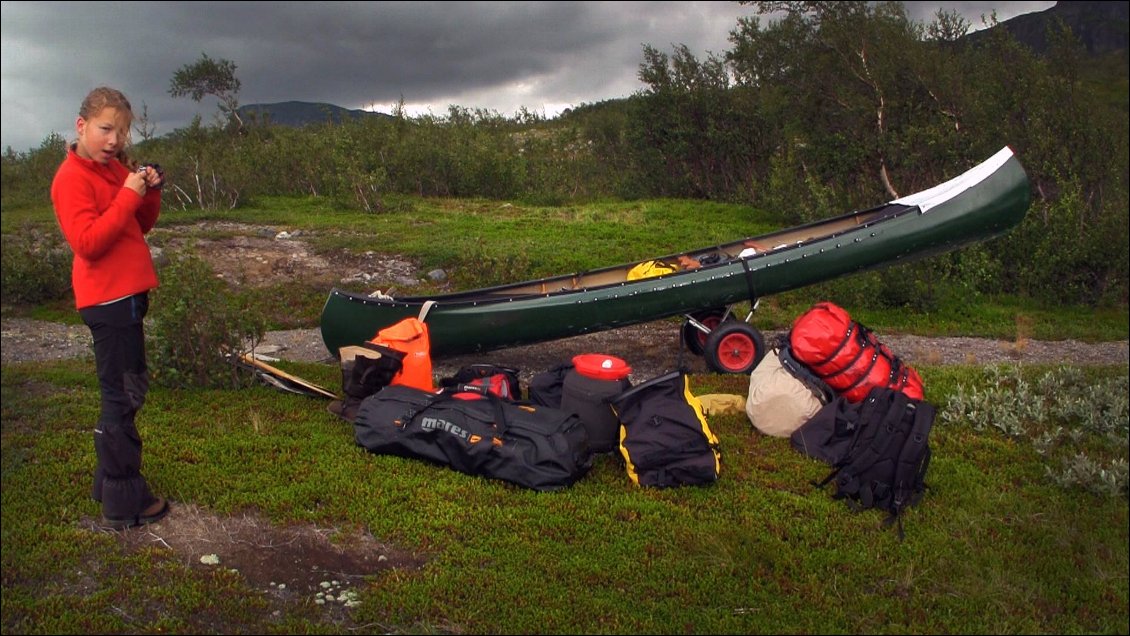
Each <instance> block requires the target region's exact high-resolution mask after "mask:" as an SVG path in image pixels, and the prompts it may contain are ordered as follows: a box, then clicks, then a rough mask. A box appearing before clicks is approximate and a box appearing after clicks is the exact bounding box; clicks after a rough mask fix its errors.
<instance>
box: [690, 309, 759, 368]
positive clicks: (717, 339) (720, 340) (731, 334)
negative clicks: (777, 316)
mask: <svg viewBox="0 0 1130 636" xmlns="http://www.w3.org/2000/svg"><path fill="white" fill-rule="evenodd" d="M703 346H704V347H705V349H704V352H703V357H704V358H705V359H706V366H707V367H709V368H710V370H711V371H714V372H715V373H750V372H752V371H753V368H754V367H756V366H757V363H758V362H761V358H763V357H765V337H764V336H762V335H761V332H760V331H758V330H756V329H754V328H753V327H751V326H749V325H747V324H746V323H744V322H738V321H736V320H735V321H726V322H724V323H722V324H721V325H719V326H718V328H716V329H714V330H713V331H711V332H710V335H708V336H707V337H706V342H705V343H704V345H703Z"/></svg>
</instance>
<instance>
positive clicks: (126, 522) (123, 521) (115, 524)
mask: <svg viewBox="0 0 1130 636" xmlns="http://www.w3.org/2000/svg"><path fill="white" fill-rule="evenodd" d="M167 514H169V501H168V500H167V499H165V498H164V497H158V498H157V501H154V502H153V503H151V504H149V507H148V508H146V509H145V510H142V511H141V512H139V513H137V514H136V515H134V516H132V517H125V518H117V517H103V518H102V521H103V524H104V525H105V526H107V527H109V528H113V529H115V530H124V529H126V528H134V527H137V526H144V525H146V524H150V523H156V522H158V521H160V520H161V519H164V518H165V515H167Z"/></svg>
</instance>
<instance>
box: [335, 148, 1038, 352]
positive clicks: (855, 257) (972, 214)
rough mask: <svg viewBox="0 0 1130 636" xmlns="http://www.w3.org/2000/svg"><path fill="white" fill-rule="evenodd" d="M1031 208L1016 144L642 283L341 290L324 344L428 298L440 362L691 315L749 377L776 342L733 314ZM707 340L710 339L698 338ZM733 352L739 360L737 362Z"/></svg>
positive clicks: (586, 278) (979, 234) (708, 346)
mask: <svg viewBox="0 0 1130 636" xmlns="http://www.w3.org/2000/svg"><path fill="white" fill-rule="evenodd" d="M1029 201H1030V192H1029V184H1028V177H1027V175H1026V174H1025V172H1024V169H1023V168H1022V167H1021V165H1020V162H1019V161H1018V160H1017V159H1016V157H1015V156H1014V155H1013V153H1012V151H1011V149H1009V148H1007V147H1005V148H1003V149H1002V150H1000V151H999V152H998V153H996V154H995V155H993V157H991V158H990V159H988V160H987V161H985V162H984V163H982V164H980V165H978V166H976V167H974V168H973V169H971V170H969V171H968V172H966V173H964V174H962V175H960V176H958V177H956V178H954V179H951V180H950V181H946V182H945V183H942V184H941V185H938V186H935V187H933V188H930V189H929V190H925V191H923V192H920V193H918V194H914V195H911V196H908V197H903V198H900V199H896V200H894V201H891V202H889V203H887V204H884V205H881V206H878V207H875V208H871V209H868V210H864V211H860V212H852V213H849V214H844V215H842V216H837V217H834V218H830V219H826V220H823V221H818V222H815V223H809V224H806V225H802V226H798V227H794V228H789V229H785V230H781V231H777V232H772V233H769V234H765V235H761V236H754V237H747V238H744V239H740V240H737V241H734V242H732V243H727V244H725V245H716V246H713V247H706V248H703V249H699V250H692V251H688V252H685V253H682V254H672V255H668V256H663V257H658V258H656V259H652V260H654V261H658V262H661V263H668V264H671V265H675V264H677V263H679V262H680V261H682V263H683V264H684V266H683V267H680V268H679V269H678V270H676V271H674V272H672V273H667V274H662V275H658V276H652V277H647V278H638V279H634V280H630V276H629V273H630V272H632V271H633V270H634V269H638V266H640V265H641V264H642V263H645V262H646V261H637V262H633V263H626V264H622V265H617V266H614V267H607V268H603V269H598V270H593V271H588V272H580V273H576V274H567V275H564V276H554V277H550V278H543V279H539V280H532V281H525V282H520V283H515V284H509V285H502V286H498V287H489V288H484V289H476V290H473V291H464V292H456V293H451V294H442V295H437V296H429V297H405V298H388V297H383V298H376V297H369V296H363V295H356V294H351V293H348V292H345V291H342V290H339V289H334V290H332V291H331V292H330V294H329V298H327V300H326V304H325V307H324V308H323V309H322V316H321V331H322V340H323V341H324V342H325V345H326V348H327V349H329V351H330V352H331V353H333V354H334V355H337V352H338V350H339V349H340V348H341V347H344V346H347V345H356V344H360V343H361V342H364V341H366V340H370V339H372V338H373V337H374V336H375V335H376V333H377V331H379V330H380V329H382V328H384V327H386V326H389V325H391V324H393V323H396V322H397V321H399V320H401V319H403V318H406V317H409V316H417V315H418V314H419V313H420V310H421V308H422V307H423V306H424V304H425V303H426V302H427V301H433V303H432V304H431V305H430V308H429V310H428V312H427V314H426V319H425V322H426V324H427V325H428V326H429V332H430V335H431V346H432V349H431V351H432V355H434V356H443V355H447V354H456V353H468V352H476V351H488V350H491V349H498V348H502V347H508V346H514V345H524V344H531V343H536V342H543V341H547V340H555V339H558V338H564V337H569V336H576V335H580V334H585V333H592V332H597V331H603V330H606V329H615V328H617V327H623V326H627V325H632V324H637V323H642V322H650V321H653V320H657V319H660V318H666V317H670V316H678V315H686V316H688V319H689V321H688V325H692V326H693V328H692V329H691V330H690V331H689V332H688V331H686V327H685V328H684V329H685V330H684V334H683V335H684V339H686V340H687V342H688V344H690V345H692V346H691V348H692V350H695V353H705V354H706V355H707V361H708V362H709V363H711V366H712V367H714V368H715V369H716V370H720V371H731V372H739V371H740V372H745V371H747V370H748V369H749V368H751V367H752V364H753V363H755V362H756V361H757V360H760V357H761V354H762V353H763V352H762V351H760V350H761V349H763V348H764V343H763V342H762V341H761V340H760V335H759V334H757V333H756V332H755V330H752V328H749V327H748V326H746V325H745V324H744V323H742V322H741V321H724V322H723V321H722V320H721V319H722V318H724V317H725V316H726V314H725V313H722V310H723V309H725V308H727V307H729V306H730V305H732V304H734V303H738V302H741V301H746V300H756V299H757V298H760V297H762V296H768V295H771V294H776V293H780V292H785V291H789V290H792V289H797V288H800V287H804V286H806V285H811V284H814V283H819V282H821V281H826V280H829V279H832V278H836V277H839V276H844V275H847V274H852V273H855V272H860V271H863V270H868V269H876V268H880V267H884V266H888V265H892V264H895V263H899V262H904V261H907V260H910V259H917V258H922V257H926V256H930V255H933V254H938V253H941V252H945V251H949V250H953V249H956V248H959V247H962V246H964V245H968V244H970V243H975V242H978V241H983V240H986V239H989V238H992V237H995V236H998V235H1000V234H1003V233H1004V232H1006V231H1008V230H1009V229H1010V228H1012V227H1013V226H1015V225H1017V224H1018V223H1019V222H1020V221H1021V219H1023V218H1024V214H1025V213H1026V212H1027V210H1028V205H1029ZM751 247H752V249H751ZM688 257H689V258H690V259H694V260H693V261H692V260H688ZM699 262H701V263H702V264H701V265H699V264H698V263H699ZM688 263H689V264H690V266H685V265H686V264H688ZM695 317H698V318H701V319H702V320H701V321H700V320H696V319H695ZM730 323H736V326H731V325H730ZM719 326H725V327H726V329H725V330H723V329H717V327H719ZM696 331H697V332H700V336H701V338H700V339H699V341H698V342H695V338H694V337H688V336H689V335H690V336H693V335H694V334H695V333H696ZM712 331H718V332H722V331H725V332H726V333H716V334H715V333H712ZM708 336H710V337H708ZM714 336H716V337H714ZM735 336H736V338H737V340H735ZM745 340H748V341H749V342H745ZM735 347H736V348H735ZM723 350H725V353H729V354H736V358H733V359H731V360H727V359H726V355H725V353H724V352H723ZM731 357H732V356H731Z"/></svg>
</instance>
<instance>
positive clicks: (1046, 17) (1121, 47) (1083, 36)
mask: <svg viewBox="0 0 1130 636" xmlns="http://www.w3.org/2000/svg"><path fill="white" fill-rule="evenodd" d="M1056 18H1059V19H1061V20H1063V22H1064V24H1066V25H1067V26H1068V27H1070V28H1071V32H1072V33H1074V34H1075V37H1077V38H1079V41H1080V42H1082V43H1083V46H1084V47H1085V48H1086V49H1087V53H1088V54H1090V55H1096V56H1097V55H1104V54H1106V53H1112V52H1114V51H1125V50H1126V49H1127V46H1128V40H1130V0H1119V1H1117V2H1112V1H1108V2H1094V1H1083V0H1076V1H1075V2H1057V3H1055V6H1053V7H1052V8H1050V9H1045V10H1043V11H1037V12H1035V13H1025V14H1023V15H1018V16H1016V17H1014V18H1012V19H1010V20H1005V21H1004V22H1001V23H1000V24H998V25H997V26H995V27H992V28H990V29H984V30H982V31H975V32H973V33H970V34H969V35H968V36H966V37H967V38H968V40H969V41H970V42H976V41H978V40H979V39H981V38H984V37H986V36H987V35H988V33H990V32H991V31H993V29H1004V30H1006V31H1008V32H1009V33H1011V34H1012V36H1013V37H1014V38H1016V41H1017V42H1019V43H1021V44H1023V45H1025V46H1027V47H1028V48H1029V49H1031V50H1032V52H1033V53H1035V54H1037V55H1043V54H1045V53H1047V52H1048V49H1049V43H1048V35H1047V34H1048V27H1050V26H1051V25H1052V24H1053V23H1054V21H1055V19H1056Z"/></svg>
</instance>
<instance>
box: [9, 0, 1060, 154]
mask: <svg viewBox="0 0 1130 636" xmlns="http://www.w3.org/2000/svg"><path fill="white" fill-rule="evenodd" d="M915 4H916V3H910V4H908V11H910V12H911V14H912V16H913V17H916V18H919V19H929V18H931V17H932V14H933V11H934V10H935V9H936V7H937V6H938V4H936V3H917V4H920V5H921V6H915ZM948 4H950V5H956V4H962V5H970V6H971V7H972V5H978V6H980V7H983V8H977V7H972V8H966V9H963V11H966V10H972V11H973V12H974V14H976V13H978V12H987V11H991V10H992V6H998V7H999V6H1001V5H1002V4H1005V5H1007V4H1009V3H948ZM1050 4H1052V3H1048V2H1041V3H1012V5H1017V6H1018V5H1024V6H1026V7H1030V6H1032V5H1040V6H1035V9H1036V10H1038V9H1041V8H1045V6H1050ZM1028 10H1032V9H1028ZM751 11H752V10H751V9H750V8H749V7H743V6H739V5H738V4H737V3H734V2H192V3H188V2H183V3H182V2H177V3H166V2H144V3H132V2H95V3H91V2H4V3H3V16H2V20H0V29H2V33H3V39H2V55H3V64H2V85H3V86H2V88H3V125H2V127H0V134H2V136H3V140H2V142H0V145H2V146H4V147H8V146H11V147H13V148H14V149H16V150H25V149H27V148H31V147H34V146H37V145H38V144H39V143H40V142H41V141H42V140H43V139H44V138H45V137H46V136H47V135H48V134H50V133H51V132H52V131H55V132H58V133H60V134H62V135H64V136H65V137H67V138H70V137H72V136H73V125H74V118H75V116H76V115H77V109H78V106H79V102H80V101H81V99H82V97H83V96H84V95H85V94H86V92H87V91H88V90H89V89H90V88H93V87H94V86H98V85H101V84H107V85H111V86H114V87H117V88H120V89H121V90H123V91H124V92H125V93H126V94H127V95H128V96H129V97H130V99H131V101H132V102H133V105H134V109H135V111H136V112H138V113H140V112H141V109H142V105H144V106H145V107H146V108H147V109H148V113H149V117H150V118H151V120H152V121H153V122H155V123H156V125H157V134H165V133H168V132H170V131H172V130H174V129H175V128H179V127H181V126H184V125H186V124H187V123H188V122H189V121H190V120H191V119H192V117H193V116H195V115H200V116H202V117H203V118H204V120H205V122H210V121H211V118H212V117H213V116H214V115H215V113H216V112H217V109H216V100H215V99H214V98H211V97H206V98H205V99H204V100H203V101H202V102H201V103H199V104H197V103H195V102H193V101H192V100H191V99H189V98H179V99H173V98H171V97H170V96H169V95H168V88H169V82H170V80H171V78H172V76H173V73H174V72H175V71H176V70H178V69H180V68H182V67H184V66H186V65H188V64H191V63H193V62H195V61H197V60H199V59H200V56H201V54H204V53H206V54H207V55H208V56H209V57H211V58H213V59H225V60H230V61H232V62H234V63H235V64H236V67H237V68H236V76H237V77H238V78H239V79H240V81H241V82H242V88H241V90H240V92H239V99H240V102H241V103H244V104H250V103H260V102H278V101H287V100H300V101H317V102H329V103H333V104H336V105H339V106H344V107H347V108H363V107H367V106H379V107H380V108H381V109H382V110H387V109H388V108H389V106H390V105H391V104H394V103H396V102H397V101H398V100H400V99H402V98H403V99H404V101H405V103H406V105H408V106H409V108H410V112H411V109H412V108H413V107H415V109H416V110H417V111H419V110H420V109H425V108H426V109H429V110H431V111H432V112H435V113H436V114H444V113H445V112H446V109H447V106H448V105H451V104H457V105H460V106H464V107H468V108H486V109H490V110H497V111H499V112H502V113H505V114H510V113H513V112H514V111H515V110H516V109H517V108H518V107H527V108H529V109H530V110H533V111H535V112H545V113H547V114H550V115H553V114H556V111H557V110H559V109H560V108H561V107H563V106H565V105H569V104H573V105H575V104H579V103H582V102H590V103H591V102H597V101H601V100H605V99H613V98H620V97H626V96H628V95H630V94H632V93H633V92H635V91H638V90H640V89H641V88H642V85H641V84H640V83H639V81H638V80H637V79H636V72H637V70H638V67H639V64H640V62H641V61H642V58H643V55H642V50H643V46H644V45H645V44H648V45H652V46H654V47H656V48H658V49H660V50H663V51H670V50H671V47H672V46H673V45H675V44H686V45H687V46H688V47H689V48H690V50H691V52H692V53H695V54H696V55H699V56H704V55H706V53H707V52H713V53H719V54H720V53H722V52H724V51H725V50H727V49H728V48H729V42H728V41H727V37H728V34H729V31H730V30H731V29H732V28H733V27H734V26H735V25H736V21H737V16H739V15H749V14H751ZM915 12H918V13H922V15H921V16H918V15H916V13H915ZM1009 17H1011V16H1009ZM1001 19H1005V18H1004V17H1002V18H1001ZM971 22H973V20H971Z"/></svg>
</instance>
